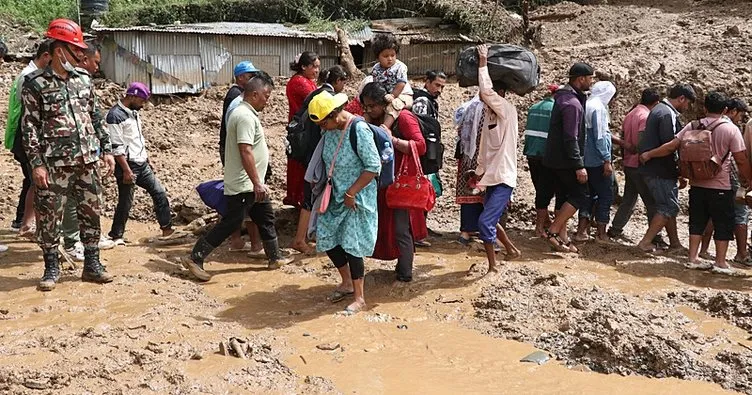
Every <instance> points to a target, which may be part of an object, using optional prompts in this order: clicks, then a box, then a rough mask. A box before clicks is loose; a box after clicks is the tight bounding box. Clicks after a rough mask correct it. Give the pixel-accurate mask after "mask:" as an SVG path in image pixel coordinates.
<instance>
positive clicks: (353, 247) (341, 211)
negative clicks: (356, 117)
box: [316, 122, 381, 257]
mask: <svg viewBox="0 0 752 395" xmlns="http://www.w3.org/2000/svg"><path fill="white" fill-rule="evenodd" d="M354 132H355V133H357V139H358V144H357V148H358V152H357V153H355V152H354V151H353V149H352V145H351V144H350V139H349V136H348V135H345V137H344V140H343V141H342V147H341V148H340V150H339V153H338V154H337V160H336V162H335V163H334V173H333V175H332V196H331V200H330V201H329V207H328V208H327V210H326V212H325V213H324V214H321V215H320V216H319V219H318V222H317V226H316V249H317V250H318V251H320V252H325V251H329V250H331V249H332V248H335V247H337V246H342V248H343V249H344V250H345V252H347V253H348V254H350V255H352V256H356V257H366V256H371V255H372V254H373V249H374V246H375V245H376V233H377V231H378V222H379V221H378V212H377V209H376V208H377V203H376V192H377V186H376V180H375V179H374V180H372V181H371V182H370V183H369V184H368V185H367V186H366V187H365V188H363V189H362V190H361V191H360V192H358V194H357V195H355V204H356V206H357V208H356V209H355V210H352V209H350V208H348V207H346V206H345V192H346V191H347V190H348V189H349V188H350V186H351V185H352V184H353V183H355V180H357V179H358V177H360V174H361V173H362V172H363V171H369V172H373V173H376V174H378V173H379V172H380V171H381V159H380V158H379V154H378V151H376V144H375V143H374V141H373V134H372V132H371V130H370V129H369V128H368V125H366V124H365V123H364V122H358V123H357V124H355V131H354ZM345 133H347V132H345ZM341 135H342V131H341V130H331V131H325V132H323V136H322V138H323V139H324V150H323V160H324V166H325V169H326V172H327V174H328V172H329V166H330V164H331V163H332V157H333V156H334V151H336V150H337V144H338V143H339V139H340V136H341Z"/></svg>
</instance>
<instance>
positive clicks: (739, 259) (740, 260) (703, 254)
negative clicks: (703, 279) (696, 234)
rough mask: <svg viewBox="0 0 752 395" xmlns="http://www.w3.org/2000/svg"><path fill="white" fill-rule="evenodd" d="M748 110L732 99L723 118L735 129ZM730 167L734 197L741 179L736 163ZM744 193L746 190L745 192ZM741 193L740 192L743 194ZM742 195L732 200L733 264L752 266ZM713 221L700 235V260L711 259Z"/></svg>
mask: <svg viewBox="0 0 752 395" xmlns="http://www.w3.org/2000/svg"><path fill="white" fill-rule="evenodd" d="M747 112H749V108H748V107H747V104H746V103H744V101H743V100H742V99H740V98H736V97H735V98H733V99H731V100H729V102H728V104H727V105H726V111H724V116H725V117H726V118H728V119H729V120H730V121H731V122H733V123H734V125H736V126H737V127H739V126H742V125H743V122H742V120H743V119H744V117H746V115H747ZM730 165H731V192H732V193H733V194H734V196H735V197H736V194H737V191H738V190H739V188H742V184H741V181H742V180H741V179H740V177H739V167H738V166H737V164H736V161H730ZM745 191H746V190H745ZM745 191H742V192H745ZM743 195H744V193H742V195H741V196H740V197H739V199H734V200H735V201H734V238H735V239H736V256H735V257H734V259H733V262H734V263H736V264H740V265H745V266H752V260H750V259H749V251H748V250H747V233H748V231H747V226H748V223H749V207H748V206H747V204H746V203H744V202H741V203H740V202H739V201H738V200H742V201H743V200H744V199H743ZM713 230H714V227H713V220H712V219H711V220H710V221H708V226H707V227H706V228H705V232H704V233H703V234H702V244H701V246H700V254H699V257H700V258H704V259H710V260H712V259H713V258H712V257H711V255H710V254H709V253H708V248H709V247H710V239H711V238H712V237H713Z"/></svg>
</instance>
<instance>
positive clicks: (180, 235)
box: [157, 230, 190, 241]
mask: <svg viewBox="0 0 752 395" xmlns="http://www.w3.org/2000/svg"><path fill="white" fill-rule="evenodd" d="M189 235H190V233H188V232H183V231H182V230H176V231H174V232H172V234H171V235H169V236H159V237H157V240H159V241H171V240H178V239H182V238H184V237H188V236H189Z"/></svg>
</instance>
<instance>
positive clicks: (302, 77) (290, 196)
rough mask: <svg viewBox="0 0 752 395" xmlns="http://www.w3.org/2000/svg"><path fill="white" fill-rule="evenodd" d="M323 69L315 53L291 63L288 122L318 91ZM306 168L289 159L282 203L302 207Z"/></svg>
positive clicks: (303, 54) (287, 88)
mask: <svg viewBox="0 0 752 395" xmlns="http://www.w3.org/2000/svg"><path fill="white" fill-rule="evenodd" d="M320 69H321V61H320V60H319V55H317V54H316V53H315V52H309V51H306V52H303V53H302V54H300V55H298V57H297V58H296V59H295V60H294V61H293V62H292V63H290V70H292V71H294V72H295V75H294V76H292V78H290V81H288V82H287V87H286V89H285V91H286V93H287V102H288V103H289V105H290V111H289V113H288V115H287V122H290V120H292V117H293V115H295V114H296V113H297V112H298V111H300V109H301V108H302V107H303V102H304V101H305V99H306V97H308V95H309V94H310V93H311V92H313V91H315V90H316V80H317V79H318V78H319V70H320ZM304 176H305V166H304V165H303V164H302V163H300V162H298V161H295V160H292V159H289V158H288V159H287V196H285V198H284V199H283V200H282V203H284V204H288V205H291V206H295V207H300V206H301V205H302V203H303V199H304V198H305V196H304V195H305V192H304V191H303V187H304V185H305V181H304V180H303V177H304Z"/></svg>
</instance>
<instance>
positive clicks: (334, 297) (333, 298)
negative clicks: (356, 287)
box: [326, 289, 353, 303]
mask: <svg viewBox="0 0 752 395" xmlns="http://www.w3.org/2000/svg"><path fill="white" fill-rule="evenodd" d="M352 294H353V292H352V291H349V292H348V291H341V290H339V289H335V290H334V291H333V292H332V293H331V294H329V296H327V297H326V300H328V301H330V302H332V303H337V302H341V301H343V300H344V299H345V298H346V297H348V296H350V295H352Z"/></svg>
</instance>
